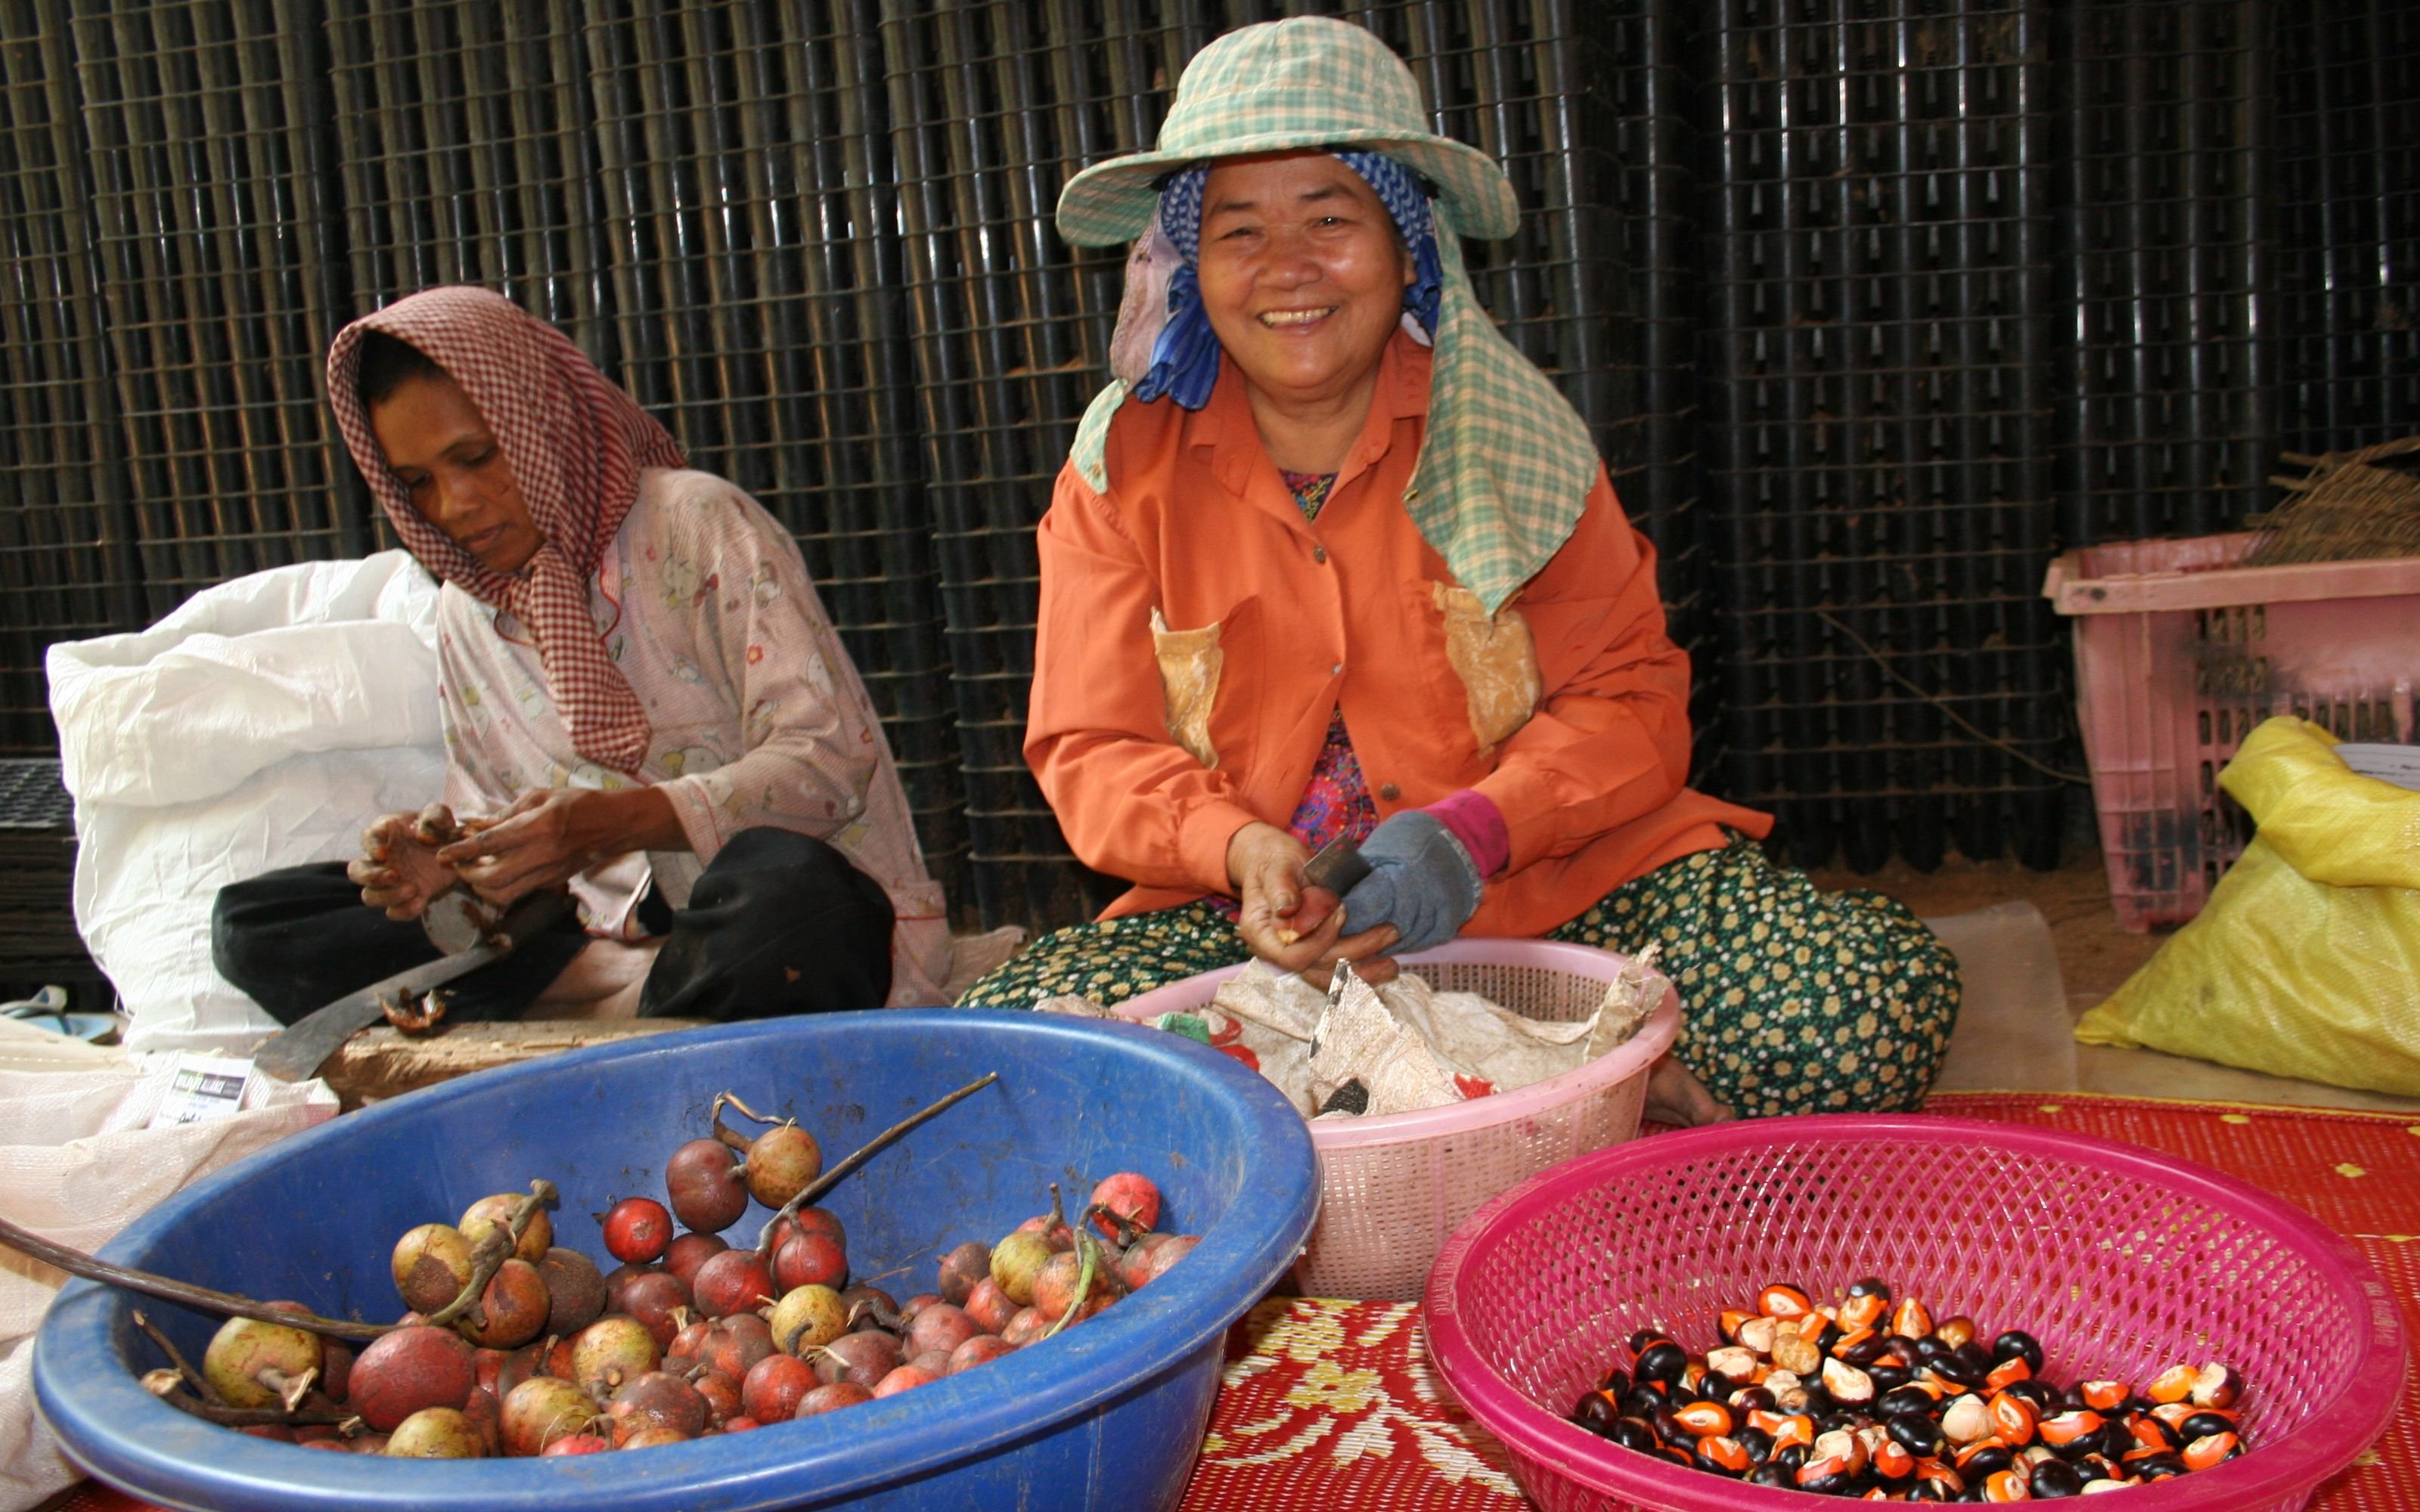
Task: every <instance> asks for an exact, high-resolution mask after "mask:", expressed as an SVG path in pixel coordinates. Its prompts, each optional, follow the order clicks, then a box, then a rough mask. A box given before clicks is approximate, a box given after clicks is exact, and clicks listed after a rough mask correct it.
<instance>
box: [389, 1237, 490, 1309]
mask: <svg viewBox="0 0 2420 1512" xmlns="http://www.w3.org/2000/svg"><path fill="white" fill-rule="evenodd" d="M391 1264H392V1265H393V1268H394V1271H395V1289H396V1292H398V1293H399V1294H400V1295H401V1296H402V1298H403V1304H404V1305H405V1306H406V1307H409V1308H411V1310H412V1311H413V1312H416V1313H433V1312H435V1311H437V1310H438V1309H439V1308H440V1307H442V1306H444V1305H445V1304H447V1303H450V1302H452V1301H453V1300H454V1299H455V1298H456V1297H458V1296H460V1295H461V1294H462V1288H464V1287H467V1286H469V1285H470V1284H471V1275H472V1267H471V1242H470V1241H469V1240H467V1239H464V1238H463V1237H462V1231H461V1230H460V1229H458V1228H456V1227H452V1226H451V1225H448V1224H422V1225H421V1226H420V1227H417V1228H415V1229H412V1230H411V1232H410V1233H407V1234H405V1235H404V1236H403V1237H402V1238H401V1239H399V1240H396V1244H395V1255H394V1257H393V1259H392V1261H391Z"/></svg>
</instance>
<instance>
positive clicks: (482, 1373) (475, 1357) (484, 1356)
mask: <svg viewBox="0 0 2420 1512" xmlns="http://www.w3.org/2000/svg"><path fill="white" fill-rule="evenodd" d="M471 1369H472V1370H473V1372H474V1373H475V1374H476V1375H477V1377H478V1381H479V1389H480V1390H481V1391H482V1392H485V1393H486V1394H487V1395H489V1396H493V1397H496V1398H497V1399H498V1400H502V1399H503V1397H504V1388H503V1387H501V1386H499V1385H498V1384H497V1383H496V1378H497V1376H498V1375H499V1374H500V1373H501V1372H502V1371H503V1370H504V1350H472V1351H471Z"/></svg>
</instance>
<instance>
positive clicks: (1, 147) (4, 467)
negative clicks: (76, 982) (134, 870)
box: [0, 0, 142, 757]
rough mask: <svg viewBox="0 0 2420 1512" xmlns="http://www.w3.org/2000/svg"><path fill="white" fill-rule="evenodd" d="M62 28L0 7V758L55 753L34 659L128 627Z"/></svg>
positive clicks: (117, 500) (115, 482)
mask: <svg viewBox="0 0 2420 1512" xmlns="http://www.w3.org/2000/svg"><path fill="white" fill-rule="evenodd" d="M75 100H76V89H75V76H74V64H73V61H72V56H71V49H70V41H69V39H68V36H67V26H66V23H65V20H64V18H61V17H58V16H55V15H47V14H42V13H39V11H38V10H37V8H35V7H34V6H32V5H30V4H28V3H26V0H7V4H6V5H0V603H5V604H6V605H7V606H8V608H7V609H6V611H5V613H0V752H5V753H7V754H8V755H11V756H17V757H26V756H33V755H37V754H40V753H46V752H48V751H50V750H52V749H53V748H54V743H55V735H54V732H53V730H52V728H51V716H50V704H49V700H48V695H47V684H46V683H45V681H44V679H43V676H42V653H43V650H44V648H45V647H47V646H48V645H49V644H50V643H51V642H52V641H54V640H69V639H74V638H78V637H83V636H92V635H101V634H104V633H106V632H108V631H112V630H120V629H124V628H127V627H128V626H130V625H133V624H136V623H138V622H139V621H140V619H141V618H142V613H141V606H140V594H139V589H138V586H137V585H138V584H139V582H140V580H141V579H140V578H139V577H138V576H137V574H136V571H135V565H134V560H133V555H132V532H131V530H130V528H129V522H128V519H127V516H126V475H125V471H124V468H123V467H122V465H121V463H120V461H119V457H118V450H117V435H116V429H115V427H114V426H113V425H112V424H111V423H110V416H111V414H112V412H113V406H112V403H111V393H110V388H109V385H108V382H107V381H106V375H107V373H108V371H109V363H108V360H107V357H106V347H105V338H104V336H103V334H102V330H101V307H100V301H99V300H98V298H97V297H96V295H95V291H94V271H95V270H94V262H93V255H92V246H93V239H92V233H93V226H92V221H91V204H90V201H91V193H92V191H91V185H90V183H89V181H88V179H87V178H86V177H85V167H86V164H85V148H84V141H83V121H82V118H81V116H79V114H78V112H77V109H76V104H75Z"/></svg>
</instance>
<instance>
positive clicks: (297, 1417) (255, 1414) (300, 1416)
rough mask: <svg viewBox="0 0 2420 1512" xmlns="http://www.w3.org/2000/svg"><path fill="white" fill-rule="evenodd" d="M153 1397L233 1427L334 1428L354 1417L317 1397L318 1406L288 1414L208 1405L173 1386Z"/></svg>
mask: <svg viewBox="0 0 2420 1512" xmlns="http://www.w3.org/2000/svg"><path fill="white" fill-rule="evenodd" d="M153 1395H154V1396H158V1397H159V1398H160V1400H162V1401H163V1402H166V1403H167V1404H168V1405H169V1406H171V1407H173V1408H176V1409H177V1410H178V1412H191V1413H192V1414H193V1415H194V1416H195V1417H198V1418H201V1419H203V1420H204V1421H206V1422H210V1423H217V1424H221V1425H223V1426H225V1427H231V1428H248V1427H260V1426H262V1425H264V1424H276V1425H279V1426H281V1427H292V1426H294V1425H295V1424H297V1423H302V1424H317V1423H325V1424H328V1425H330V1426H332V1427H333V1426H334V1425H336V1424H339V1423H342V1422H344V1421H345V1420H346V1419H348V1418H349V1417H351V1416H352V1414H351V1413H350V1412H347V1411H345V1410H344V1409H343V1408H340V1407H337V1406H336V1405H335V1404H334V1403H333V1402H330V1401H329V1400H328V1399H327V1398H326V1397H324V1396H322V1397H319V1398H318V1405H310V1406H304V1407H302V1408H301V1409H299V1410H298V1411H295V1412H287V1411H286V1410H285V1409H284V1408H282V1407H229V1406H227V1405H226V1404H225V1402H206V1401H203V1400H201V1399H199V1398H198V1397H195V1396H191V1395H189V1394H187V1393H185V1392H182V1391H179V1390H177V1389H175V1388H174V1387H171V1388H170V1389H169V1390H167V1391H163V1392H156V1393H154V1394H153Z"/></svg>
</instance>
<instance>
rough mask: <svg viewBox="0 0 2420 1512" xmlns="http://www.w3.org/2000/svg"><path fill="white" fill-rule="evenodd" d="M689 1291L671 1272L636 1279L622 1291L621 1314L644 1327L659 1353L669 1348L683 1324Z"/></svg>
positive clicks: (659, 1272)
mask: <svg viewBox="0 0 2420 1512" xmlns="http://www.w3.org/2000/svg"><path fill="white" fill-rule="evenodd" d="M689 1304H690V1297H689V1288H686V1287H684V1286H682V1285H681V1284H680V1280H679V1278H678V1277H676V1276H675V1275H673V1274H672V1273H670V1272H666V1271H657V1272H653V1273H650V1274H647V1275H643V1276H639V1277H637V1278H636V1279H634V1280H633V1281H631V1283H630V1284H629V1285H628V1286H627V1287H624V1288H622V1311H624V1312H626V1313H628V1314H629V1315H630V1316H631V1317H632V1318H635V1319H638V1320H639V1321H640V1322H642V1323H644V1324H645V1325H646V1329H647V1333H648V1334H649V1335H652V1336H653V1337H654V1338H655V1341H656V1348H657V1349H659V1350H664V1349H670V1348H671V1347H672V1342H673V1340H674V1339H675V1338H677V1337H679V1336H680V1331H681V1329H682V1327H683V1326H684V1324H685V1322H686V1320H687V1319H686V1318H685V1316H684V1312H683V1310H684V1309H685V1308H687V1307H688V1306H689Z"/></svg>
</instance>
